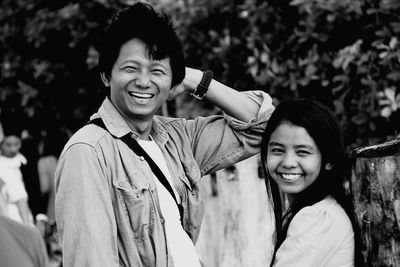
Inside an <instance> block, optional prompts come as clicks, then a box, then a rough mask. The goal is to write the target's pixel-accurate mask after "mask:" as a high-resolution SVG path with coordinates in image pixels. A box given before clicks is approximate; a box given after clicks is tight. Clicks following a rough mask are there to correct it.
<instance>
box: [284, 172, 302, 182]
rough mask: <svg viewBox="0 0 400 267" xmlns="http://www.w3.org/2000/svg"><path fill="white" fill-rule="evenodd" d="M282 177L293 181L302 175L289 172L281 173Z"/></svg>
mask: <svg viewBox="0 0 400 267" xmlns="http://www.w3.org/2000/svg"><path fill="white" fill-rule="evenodd" d="M281 176H282V178H283V179H285V180H288V181H293V180H296V179H299V178H300V177H301V176H302V175H301V174H291V173H281Z"/></svg>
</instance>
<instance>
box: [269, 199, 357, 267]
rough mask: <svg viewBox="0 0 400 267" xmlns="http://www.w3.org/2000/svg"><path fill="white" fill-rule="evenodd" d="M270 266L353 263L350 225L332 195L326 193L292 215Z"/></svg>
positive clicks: (328, 266)
mask: <svg viewBox="0 0 400 267" xmlns="http://www.w3.org/2000/svg"><path fill="white" fill-rule="evenodd" d="M274 266H284V267H291V266H296V267H322V266H325V267H345V266H349V267H350V266H354V231H353V227H352V225H351V222H350V219H349V217H348V216H347V214H346V213H345V211H344V210H343V208H342V207H341V206H340V205H339V204H338V203H337V202H336V200H335V199H334V198H332V197H330V196H328V197H326V198H325V199H323V200H321V201H320V202H318V203H316V204H314V205H312V206H309V207H305V208H303V209H301V210H300V211H299V212H298V213H297V214H296V215H295V216H294V218H293V220H292V222H291V223H290V225H289V228H288V233H287V237H286V239H285V241H284V242H283V243H282V245H281V247H280V248H279V249H278V251H277V253H276V259H275V264H274Z"/></svg>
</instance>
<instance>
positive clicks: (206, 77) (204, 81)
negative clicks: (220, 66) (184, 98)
mask: <svg viewBox="0 0 400 267" xmlns="http://www.w3.org/2000/svg"><path fill="white" fill-rule="evenodd" d="M213 75H214V73H213V72H212V71H211V70H206V71H204V72H203V77H202V78H201V81H200V83H199V85H198V86H197V88H196V90H195V91H194V92H193V93H190V94H191V95H192V96H194V97H195V98H197V99H199V100H201V99H203V98H204V96H205V95H206V93H207V91H208V87H209V86H210V83H211V80H212V78H213Z"/></svg>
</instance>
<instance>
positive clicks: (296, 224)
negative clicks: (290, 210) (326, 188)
mask: <svg viewBox="0 0 400 267" xmlns="http://www.w3.org/2000/svg"><path fill="white" fill-rule="evenodd" d="M289 231H295V232H297V231H301V232H303V231H311V232H314V233H315V234H322V235H339V236H340V235H341V234H350V233H352V226H351V221H350V219H349V217H348V216H347V214H346V212H345V211H344V209H343V208H342V207H341V206H340V205H339V204H338V203H337V201H336V200H335V199H334V198H332V197H330V196H328V197H326V198H324V199H323V200H321V201H319V202H317V203H315V204H314V205H312V206H307V207H304V208H303V209H301V210H300V211H299V212H298V213H297V214H296V216H295V217H294V218H293V220H292V223H291V224H290V227H289Z"/></svg>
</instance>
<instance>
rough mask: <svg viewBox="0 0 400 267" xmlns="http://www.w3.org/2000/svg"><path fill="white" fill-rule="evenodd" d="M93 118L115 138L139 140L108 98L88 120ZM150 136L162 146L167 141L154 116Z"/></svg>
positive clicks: (163, 129)
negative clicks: (126, 136)
mask: <svg viewBox="0 0 400 267" xmlns="http://www.w3.org/2000/svg"><path fill="white" fill-rule="evenodd" d="M95 118H101V119H102V120H103V122H104V124H105V126H106V128H107V130H108V131H109V132H110V134H111V135H113V136H115V137H116V138H121V137H122V136H124V135H127V134H131V135H132V136H134V137H135V138H139V133H137V132H132V130H131V129H130V128H129V126H128V124H127V123H126V121H125V120H124V118H123V117H122V115H121V114H120V113H119V111H118V110H117V109H116V108H115V106H114V104H113V103H112V102H111V101H110V99H109V98H108V97H106V98H105V99H104V101H103V103H102V104H101V106H100V108H99V110H98V112H97V113H95V114H93V115H92V116H91V117H90V119H95ZM150 134H151V136H152V137H153V139H154V140H155V141H156V142H157V143H160V144H164V143H165V142H166V141H167V140H168V133H167V131H166V129H165V128H164V127H163V124H162V123H161V122H160V120H159V119H158V116H154V118H153V123H152V125H151V131H150Z"/></svg>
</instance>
